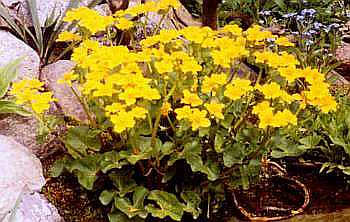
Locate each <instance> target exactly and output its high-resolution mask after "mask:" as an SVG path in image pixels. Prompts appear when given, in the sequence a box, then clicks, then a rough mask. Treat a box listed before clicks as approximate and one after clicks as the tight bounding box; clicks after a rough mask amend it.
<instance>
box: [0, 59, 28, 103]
mask: <svg viewBox="0 0 350 222" xmlns="http://www.w3.org/2000/svg"><path fill="white" fill-rule="evenodd" d="M22 61H23V58H18V59H16V60H14V61H12V62H10V63H8V64H7V65H5V66H4V67H2V68H1V69H0V99H1V98H3V97H4V96H5V95H6V93H7V91H8V89H9V87H10V84H11V82H12V81H13V80H15V79H16V78H17V76H18V68H19V65H20V63H21V62H22Z"/></svg>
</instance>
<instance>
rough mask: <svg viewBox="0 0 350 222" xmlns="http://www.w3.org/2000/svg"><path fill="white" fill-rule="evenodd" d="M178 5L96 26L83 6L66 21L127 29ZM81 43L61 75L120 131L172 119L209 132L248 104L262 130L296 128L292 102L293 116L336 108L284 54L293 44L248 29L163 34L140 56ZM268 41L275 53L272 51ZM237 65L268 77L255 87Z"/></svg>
mask: <svg viewBox="0 0 350 222" xmlns="http://www.w3.org/2000/svg"><path fill="white" fill-rule="evenodd" d="M178 6H179V5H178V2H177V1H176V0H163V1H159V2H158V3H155V2H148V3H146V4H141V5H137V6H136V7H133V8H129V9H127V10H125V11H119V12H117V13H116V14H115V15H113V16H112V17H108V16H104V19H96V20H100V23H99V24H98V25H96V24H94V28H90V27H89V26H90V23H89V21H85V20H90V17H89V16H87V14H86V13H89V11H88V10H87V9H86V8H82V9H81V8H80V9H75V10H74V11H72V12H71V13H69V14H68V15H67V17H66V18H65V20H66V21H73V20H79V24H80V25H81V26H84V27H85V28H88V29H89V30H90V31H91V32H92V33H94V32H95V31H97V30H103V29H105V28H106V27H108V26H109V25H111V24H112V23H113V24H115V25H117V24H119V25H122V26H124V27H125V28H127V27H128V26H129V24H128V21H129V20H127V18H128V16H129V17H130V15H131V16H136V15H138V14H140V13H145V12H161V13H162V11H166V10H167V9H168V8H169V7H178ZM305 13H308V12H305ZM94 16H99V15H97V14H94ZM122 19H126V20H127V21H126V20H125V21H122ZM130 26H132V25H131V24H130ZM64 35H66V34H64ZM64 35H63V34H62V37H61V38H62V39H64V37H65V36H64ZM67 36H68V35H67ZM68 37H69V36H68ZM72 38H73V37H72ZM74 38H76V39H78V38H77V37H74ZM68 39H69V38H68ZM80 39H85V40H83V41H82V42H81V44H80V46H79V47H77V48H75V49H74V52H73V54H72V60H73V61H74V62H76V64H77V66H78V68H77V69H76V70H77V71H76V73H68V74H67V75H65V79H64V80H62V82H66V83H68V84H69V85H71V82H72V81H74V80H75V79H77V77H78V76H79V79H80V83H81V84H80V90H81V91H82V94H83V96H85V97H86V99H87V100H88V101H89V100H95V101H99V102H98V103H99V104H100V105H101V106H103V108H104V110H105V113H106V116H107V117H109V119H110V121H111V122H112V123H113V125H114V130H115V132H117V133H122V132H124V131H126V130H128V129H131V128H134V127H137V125H138V124H137V123H138V122H139V121H148V122H149V123H150V121H152V119H156V116H157V115H163V116H168V114H169V113H173V114H174V115H175V117H176V121H178V122H181V121H187V122H188V123H190V124H191V126H192V130H193V131H196V130H198V129H200V128H206V127H210V126H211V124H212V121H217V122H219V121H223V120H224V119H226V118H228V117H227V115H232V114H230V112H229V106H230V105H231V104H232V103H233V102H235V101H240V100H244V101H246V100H247V99H248V98H249V100H248V101H250V102H249V106H251V107H250V108H249V109H247V111H248V112H249V111H250V112H251V114H253V115H256V116H257V117H258V118H259V124H258V126H259V127H260V128H264V129H265V128H267V127H268V126H270V127H286V126H287V125H289V124H294V125H295V124H297V113H296V112H295V111H292V110H291V109H290V107H291V106H292V104H294V107H295V105H297V106H298V107H299V111H298V112H300V110H302V109H306V108H308V107H309V106H313V107H318V108H319V109H320V110H321V111H322V112H330V111H333V110H335V109H336V106H337V104H336V102H335V100H334V99H333V97H332V96H331V95H330V94H329V86H328V84H327V83H326V82H325V79H324V76H323V75H322V74H321V73H319V72H318V71H317V70H314V69H311V68H306V69H304V68H302V66H301V65H300V63H299V61H298V60H297V58H296V57H295V56H294V55H293V54H291V53H288V52H287V51H286V49H288V47H292V46H294V44H293V43H291V42H290V41H289V39H288V38H286V37H277V36H275V35H273V34H272V33H271V32H269V31H266V30H264V29H263V28H261V27H260V26H257V25H254V26H252V27H251V28H249V29H247V30H246V31H243V30H242V29H241V28H240V27H239V26H237V25H227V26H225V27H223V28H222V29H220V30H218V31H214V30H211V29H209V28H207V27H187V28H184V29H181V30H161V31H160V32H159V33H157V34H156V35H153V36H149V37H147V38H146V39H144V40H142V41H141V42H140V46H141V49H139V50H137V51H133V50H130V49H129V48H127V47H125V46H118V45H114V44H111V45H108V46H106V45H102V44H100V43H99V42H97V41H94V40H90V39H86V38H83V37H81V38H80ZM271 40H272V41H273V42H274V44H276V45H277V47H274V48H272V49H271V47H269V45H270V42H271ZM242 59H248V60H250V61H255V64H256V65H257V66H258V67H260V68H261V69H262V71H261V73H260V75H262V73H263V72H265V73H266V75H267V76H266V77H264V79H263V80H262V79H261V76H260V77H259V78H258V81H255V82H254V81H251V80H250V79H249V78H243V77H242V76H237V75H235V71H234V70H235V69H238V68H239V64H240V62H241V61H242ZM251 100H252V101H251ZM152 104H153V105H155V104H158V105H157V106H158V107H159V111H158V113H156V114H155V113H154V112H150V109H149V107H150V105H152ZM254 104H255V105H254ZM150 125H151V124H150ZM172 125H174V126H176V125H177V123H174V124H172Z"/></svg>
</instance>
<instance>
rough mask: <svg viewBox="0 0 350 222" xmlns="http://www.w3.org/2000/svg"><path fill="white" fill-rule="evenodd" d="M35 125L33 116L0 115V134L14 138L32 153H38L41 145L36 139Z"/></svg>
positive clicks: (36, 123) (36, 124) (35, 121)
mask: <svg viewBox="0 0 350 222" xmlns="http://www.w3.org/2000/svg"><path fill="white" fill-rule="evenodd" d="M37 127H38V122H37V120H36V119H35V118H34V117H21V116H17V115H8V116H2V117H1V116H0V134H1V135H5V136H8V137H11V138H12V139H14V140H16V141H17V142H18V143H20V144H21V145H23V146H25V147H27V148H28V149H29V150H30V152H31V153H33V154H34V155H37V154H39V153H40V152H41V149H42V145H40V144H39V143H37V141H36V135H37ZM0 146H1V144H0ZM0 176H1V175H0Z"/></svg>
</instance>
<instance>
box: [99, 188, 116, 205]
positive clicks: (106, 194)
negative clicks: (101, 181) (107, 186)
mask: <svg viewBox="0 0 350 222" xmlns="http://www.w3.org/2000/svg"><path fill="white" fill-rule="evenodd" d="M113 198H114V192H113V191H110V190H104V191H102V193H101V194H100V197H99V198H98V199H99V200H100V202H101V203H102V204H103V205H105V206H107V205H108V204H109V203H111V202H112V200H113Z"/></svg>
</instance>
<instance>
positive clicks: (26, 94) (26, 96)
mask: <svg viewBox="0 0 350 222" xmlns="http://www.w3.org/2000/svg"><path fill="white" fill-rule="evenodd" d="M43 86H44V83H42V82H40V81H39V80H37V79H31V80H28V79H24V80H22V81H20V82H17V83H13V85H12V87H13V88H12V90H11V94H12V95H15V96H16V103H17V104H21V105H27V106H29V107H30V108H31V109H32V110H33V111H34V112H35V113H38V114H41V113H44V112H45V111H46V110H48V109H49V108H50V103H51V102H53V101H55V99H54V98H53V94H52V93H51V92H40V91H41V90H43Z"/></svg>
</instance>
